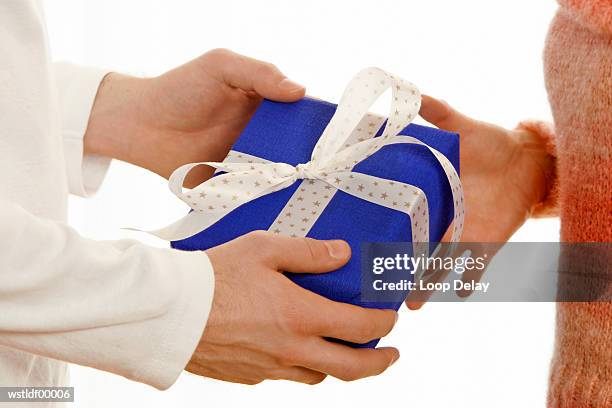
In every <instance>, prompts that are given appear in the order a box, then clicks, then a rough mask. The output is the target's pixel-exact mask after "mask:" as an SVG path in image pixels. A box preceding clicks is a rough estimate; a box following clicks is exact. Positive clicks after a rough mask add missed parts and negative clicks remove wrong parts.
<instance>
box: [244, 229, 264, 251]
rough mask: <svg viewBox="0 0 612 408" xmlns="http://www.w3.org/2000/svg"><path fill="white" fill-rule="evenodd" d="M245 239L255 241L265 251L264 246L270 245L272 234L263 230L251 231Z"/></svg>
mask: <svg viewBox="0 0 612 408" xmlns="http://www.w3.org/2000/svg"><path fill="white" fill-rule="evenodd" d="M245 239H247V240H249V241H253V242H255V243H256V244H259V245H262V248H259V249H265V248H264V247H263V246H264V245H265V244H267V243H269V241H270V233H269V232H268V231H263V230H257V231H251V232H249V233H248V234H246V235H245Z"/></svg>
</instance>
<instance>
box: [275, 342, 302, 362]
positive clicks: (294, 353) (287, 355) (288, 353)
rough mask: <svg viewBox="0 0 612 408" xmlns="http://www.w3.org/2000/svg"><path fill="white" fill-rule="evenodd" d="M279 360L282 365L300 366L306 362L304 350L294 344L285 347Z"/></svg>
mask: <svg viewBox="0 0 612 408" xmlns="http://www.w3.org/2000/svg"><path fill="white" fill-rule="evenodd" d="M277 360H278V364H279V365H280V366H281V367H291V366H299V365H301V363H303V362H304V351H303V350H300V349H298V348H297V347H293V346H289V347H285V348H284V349H282V352H281V354H280V355H279V357H278V359H277Z"/></svg>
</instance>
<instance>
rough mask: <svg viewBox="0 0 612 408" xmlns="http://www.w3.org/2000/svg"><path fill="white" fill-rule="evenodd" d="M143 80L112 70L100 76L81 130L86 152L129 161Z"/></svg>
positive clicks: (137, 124) (138, 121)
mask: <svg viewBox="0 0 612 408" xmlns="http://www.w3.org/2000/svg"><path fill="white" fill-rule="evenodd" d="M145 81H146V80H145V79H143V78H136V77H131V76H127V75H123V74H119V73H114V72H113V73H109V74H108V75H106V76H105V77H104V78H103V79H102V81H101V82H100V85H99V87H98V92H97V94H96V98H95V100H94V104H93V107H92V109H91V113H90V116H89V122H88V125H87V130H86V132H85V138H84V150H85V153H86V154H95V155H98V156H104V157H109V158H113V159H119V160H122V161H126V162H132V159H131V158H132V156H133V149H134V143H133V138H134V137H135V134H137V133H139V130H138V129H139V128H140V125H139V124H140V122H141V121H140V119H139V118H140V116H141V115H140V114H139V113H138V112H139V109H140V103H139V102H138V101H139V99H140V98H141V96H142V94H143V91H144V86H143V85H144V82H145Z"/></svg>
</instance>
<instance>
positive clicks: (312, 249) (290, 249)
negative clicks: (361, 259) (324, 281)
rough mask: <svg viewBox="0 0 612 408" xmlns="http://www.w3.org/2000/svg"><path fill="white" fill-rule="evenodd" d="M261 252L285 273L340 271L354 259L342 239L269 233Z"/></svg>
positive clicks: (268, 262) (277, 268) (272, 265)
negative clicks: (320, 238)
mask: <svg viewBox="0 0 612 408" xmlns="http://www.w3.org/2000/svg"><path fill="white" fill-rule="evenodd" d="M260 253H261V254H262V256H263V257H264V259H263V261H264V262H266V263H267V264H268V265H269V266H270V267H272V268H275V269H276V270H278V271H282V272H296V273H322V272H330V271H333V270H336V269H338V268H340V267H341V266H343V265H344V264H346V263H347V262H348V260H349V259H350V257H351V247H350V246H349V245H348V244H347V243H346V242H345V241H342V240H324V241H323V240H316V239H312V238H292V237H287V236H284V235H277V234H269V235H268V237H267V239H266V242H265V248H264V247H263V246H262V248H261V251H260Z"/></svg>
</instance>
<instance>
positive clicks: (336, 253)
mask: <svg viewBox="0 0 612 408" xmlns="http://www.w3.org/2000/svg"><path fill="white" fill-rule="evenodd" d="M325 246H326V247H327V252H329V256H331V257H332V258H334V259H346V256H347V255H348V252H349V251H348V244H347V243H346V242H344V241H340V240H335V241H325Z"/></svg>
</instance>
